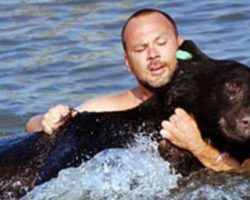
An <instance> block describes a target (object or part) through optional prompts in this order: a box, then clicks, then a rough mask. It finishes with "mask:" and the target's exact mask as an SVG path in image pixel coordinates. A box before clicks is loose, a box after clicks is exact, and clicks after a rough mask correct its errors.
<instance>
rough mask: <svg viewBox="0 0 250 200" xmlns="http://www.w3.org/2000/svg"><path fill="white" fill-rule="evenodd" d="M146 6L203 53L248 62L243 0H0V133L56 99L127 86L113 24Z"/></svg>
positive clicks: (249, 16) (79, 98) (75, 100)
mask: <svg viewBox="0 0 250 200" xmlns="http://www.w3.org/2000/svg"><path fill="white" fill-rule="evenodd" d="M146 7H153V8H160V9H161V10H163V11H166V12H168V13H169V14H170V15H171V16H173V18H174V19H175V20H176V22H177V25H178V27H179V31H180V33H181V35H182V36H183V37H184V38H185V39H192V40H194V41H195V42H196V43H197V44H198V46H200V47H201V49H202V50H204V51H205V52H206V53H207V54H208V55H210V56H212V57H215V58H232V59H235V60H238V61H240V62H242V63H244V64H247V65H250V56H249V52H250V45H249V43H250V4H249V1H247V0H241V1H236V0H220V1H217V0H204V1H192V0H172V1H170V0H168V1H166V0H161V1H150V0H145V1H139V0H133V1H132V0H127V1H125V0H123V1H108V0H106V1H105V0H104V1H94V0H93V1H90V0H85V1H84V0H43V1H42V0H11V1H4V0H0V14H1V15H0V72H1V73H0V135H10V134H16V133H20V132H22V131H23V129H24V126H25V123H26V121H27V120H28V119H29V117H31V116H33V115H35V114H39V113H44V112H46V110H48V108H50V107H51V106H54V105H56V104H58V103H65V104H69V105H71V106H77V105H79V104H80V103H82V102H84V101H86V100H87V99H89V98H92V97H95V96H98V95H102V94H107V93H111V92H117V91H120V90H126V89H128V88H131V87H133V86H134V85H135V84H136V82H135V80H134V78H133V76H132V75H131V74H129V73H128V72H127V70H126V67H125V65H124V61H123V51H122V47H121V44H120V43H121V42H120V31H121V28H122V25H123V23H124V21H125V20H126V19H127V18H128V16H130V14H131V13H133V12H134V11H135V10H137V9H140V8H146Z"/></svg>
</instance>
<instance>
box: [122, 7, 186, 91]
mask: <svg viewBox="0 0 250 200" xmlns="http://www.w3.org/2000/svg"><path fill="white" fill-rule="evenodd" d="M122 41H123V47H124V51H125V53H124V57H125V62H126V65H127V67H128V69H129V71H132V72H133V73H134V74H135V76H136V78H137V80H138V82H139V84H141V85H142V86H144V87H146V88H148V89H152V88H158V87H160V86H162V85H164V84H166V83H167V82H169V81H170V79H171V77H172V75H173V73H174V71H175V69H176V67H177V66H176V65H177V59H176V57H175V53H176V50H177V49H178V46H179V45H180V44H181V42H182V39H181V37H180V36H179V35H178V31H177V28H176V25H175V23H174V21H173V20H172V18H171V17H170V16H168V15H167V14H165V13H163V12H161V11H158V10H155V9H144V10H140V11H137V12H136V13H134V14H133V15H132V16H131V17H130V18H129V19H128V20H127V22H126V23H125V25H124V27H123V31H122Z"/></svg>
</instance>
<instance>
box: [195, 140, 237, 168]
mask: <svg viewBox="0 0 250 200" xmlns="http://www.w3.org/2000/svg"><path fill="white" fill-rule="evenodd" d="M191 153H192V154H193V155H194V156H195V157H196V158H197V159H198V160H199V161H200V162H201V163H202V164H203V165H204V166H205V167H208V168H210V169H213V170H215V171H227V170H232V169H238V168H239V167H240V163H239V162H238V161H236V160H235V159H233V158H232V157H230V155H229V154H227V153H221V152H219V151H218V150H217V149H215V148H214V147H212V146H211V145H209V144H207V143H206V142H205V141H204V145H202V146H201V148H200V149H199V150H196V151H193V152H191Z"/></svg>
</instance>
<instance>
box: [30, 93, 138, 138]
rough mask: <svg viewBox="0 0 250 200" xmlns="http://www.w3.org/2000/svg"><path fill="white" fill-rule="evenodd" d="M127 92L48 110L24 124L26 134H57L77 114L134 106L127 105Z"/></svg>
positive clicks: (132, 105) (133, 104)
mask: <svg viewBox="0 0 250 200" xmlns="http://www.w3.org/2000/svg"><path fill="white" fill-rule="evenodd" d="M129 93H130V92H129V91H125V92H122V93H118V94H111V95H105V96H99V97H96V98H93V99H90V100H88V101H86V102H85V103H83V104H81V105H80V106H78V107H76V108H74V109H72V108H70V107H69V106H67V105H62V104H59V105H57V106H55V107H53V108H51V109H49V110H48V112H46V113H45V114H43V115H36V116H34V117H32V118H30V119H29V120H28V122H27V124H26V131H27V132H28V133H32V132H36V131H44V132H46V133H48V134H52V133H55V132H57V131H58V130H59V129H60V128H61V127H62V126H63V125H64V124H65V123H66V122H67V121H68V120H69V119H70V118H72V117H75V116H76V114H77V112H83V111H88V112H104V111H119V110H125V109H129V108H132V107H134V106H136V105H137V104H135V103H129V102H130V101H131V98H130V99H129V97H128V96H129Z"/></svg>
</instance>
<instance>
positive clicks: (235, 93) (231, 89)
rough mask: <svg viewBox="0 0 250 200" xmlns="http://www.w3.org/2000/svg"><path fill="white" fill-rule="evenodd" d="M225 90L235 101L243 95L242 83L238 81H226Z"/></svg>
mask: <svg viewBox="0 0 250 200" xmlns="http://www.w3.org/2000/svg"><path fill="white" fill-rule="evenodd" d="M224 86H225V92H226V94H227V96H228V98H229V100H230V101H232V102H234V101H237V100H239V99H240V97H241V96H242V95H241V92H240V90H241V87H240V83H239V82H236V81H230V82H226V83H225V85H224Z"/></svg>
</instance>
